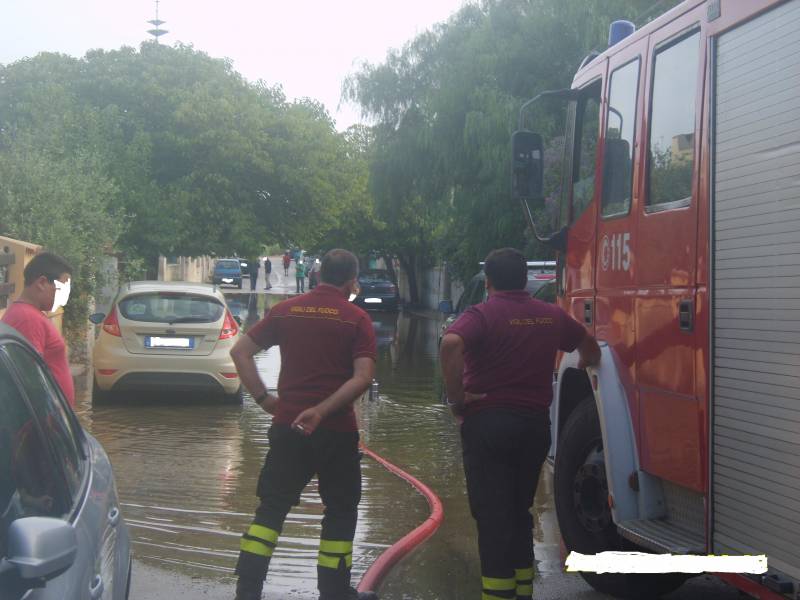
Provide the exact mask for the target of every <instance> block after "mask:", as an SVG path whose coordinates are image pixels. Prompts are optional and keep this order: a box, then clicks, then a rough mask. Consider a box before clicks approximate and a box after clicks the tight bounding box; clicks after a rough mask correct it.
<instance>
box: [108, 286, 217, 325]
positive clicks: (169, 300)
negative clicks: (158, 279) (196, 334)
mask: <svg viewBox="0 0 800 600" xmlns="http://www.w3.org/2000/svg"><path fill="white" fill-rule="evenodd" d="M224 310H225V308H224V307H223V306H222V304H221V303H220V302H219V300H217V299H216V298H213V297H210V296H201V295H197V294H190V293H184V292H152V293H148V294H137V295H135V296H128V297H126V298H123V299H122V300H121V301H120V303H119V311H120V313H121V314H122V316H123V317H125V318H126V319H128V320H130V321H140V322H143V323H214V322H215V321H219V320H220V318H222V313H223V311H224Z"/></svg>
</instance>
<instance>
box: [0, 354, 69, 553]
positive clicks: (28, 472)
mask: <svg viewBox="0 0 800 600" xmlns="http://www.w3.org/2000/svg"><path fill="white" fill-rule="evenodd" d="M59 482H60V477H59V475H58V473H57V471H56V469H55V466H54V464H53V462H52V455H51V454H50V451H49V448H48V445H47V443H46V442H45V441H44V440H43V438H42V432H41V430H40V428H39V424H38V423H37V421H36V418H35V416H34V414H33V412H31V410H30V407H29V406H28V404H27V403H26V402H25V399H24V397H23V395H22V393H21V392H20V390H19V387H18V386H17V382H16V381H15V380H14V379H13V378H12V376H11V374H10V372H9V370H8V367H7V365H6V364H5V363H4V362H3V361H2V358H1V357H0V556H5V554H6V544H7V538H6V536H7V533H8V527H9V526H10V525H11V523H12V522H13V521H15V520H16V519H19V518H22V517H61V516H64V514H65V513H66V512H67V510H68V507H67V506H66V504H67V503H66V502H65V501H64V493H63V487H62V486H61V485H60V483H59Z"/></svg>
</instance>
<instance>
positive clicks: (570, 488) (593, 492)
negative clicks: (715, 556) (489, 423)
mask: <svg viewBox="0 0 800 600" xmlns="http://www.w3.org/2000/svg"><path fill="white" fill-rule="evenodd" d="M554 488H555V504H556V515H557V517H558V526H559V528H560V529H561V535H562V537H563V538H564V544H565V545H566V547H567V549H569V550H575V551H576V552H580V553H582V554H596V553H598V552H603V551H607V550H611V551H614V550H616V551H637V552H646V550H644V549H642V548H640V547H638V546H636V545H634V544H633V543H631V542H628V541H627V540H625V539H624V538H622V537H621V536H620V535H619V534H618V533H617V528H616V526H615V525H614V522H613V520H612V517H611V509H610V508H609V506H608V483H607V482H606V471H605V462H604V456H603V436H602V434H601V432H600V420H599V418H598V416H597V407H596V406H595V402H594V398H592V397H588V398H585V399H584V400H583V401H581V403H580V404H578V406H577V407H576V408H575V410H574V411H573V412H572V414H570V416H569V418H568V419H567V422H566V423H565V424H564V429H563V430H562V431H561V433H560V434H559V439H558V449H557V452H556V461H555V478H554ZM581 576H582V577H583V578H584V579H585V580H586V582H587V583H588V584H589V585H591V586H592V587H593V588H594V589H596V590H598V591H600V592H603V593H606V594H610V595H612V596H616V597H618V598H627V599H630V600H638V599H644V598H650V599H652V598H658V597H660V596H661V595H663V594H667V593H669V592H671V591H673V590H675V589H677V588H678V587H680V585H681V584H682V583H683V582H684V581H685V580H686V576H684V575H682V574H680V573H675V574H672V573H668V574H665V575H626V574H616V573H611V574H603V575H598V574H597V573H581Z"/></svg>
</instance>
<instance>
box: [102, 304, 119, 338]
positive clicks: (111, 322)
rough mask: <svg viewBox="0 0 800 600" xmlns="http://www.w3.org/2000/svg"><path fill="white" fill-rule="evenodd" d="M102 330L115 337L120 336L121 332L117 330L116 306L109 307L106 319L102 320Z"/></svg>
mask: <svg viewBox="0 0 800 600" xmlns="http://www.w3.org/2000/svg"><path fill="white" fill-rule="evenodd" d="M103 331H105V332H106V333H109V334H111V335H114V336H116V337H122V332H121V331H120V330H119V319H118V318H117V307H116V306H112V307H111V311H110V312H109V313H108V316H107V317H106V320H105V321H103Z"/></svg>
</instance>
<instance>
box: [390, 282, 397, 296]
mask: <svg viewBox="0 0 800 600" xmlns="http://www.w3.org/2000/svg"><path fill="white" fill-rule="evenodd" d="M389 291H390V292H391V293H392V294H394V293H395V292H396V291H397V288H396V287H395V285H394V284H392V285H390V286H389Z"/></svg>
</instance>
